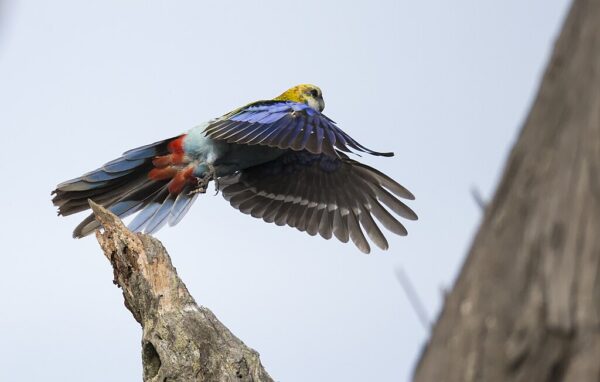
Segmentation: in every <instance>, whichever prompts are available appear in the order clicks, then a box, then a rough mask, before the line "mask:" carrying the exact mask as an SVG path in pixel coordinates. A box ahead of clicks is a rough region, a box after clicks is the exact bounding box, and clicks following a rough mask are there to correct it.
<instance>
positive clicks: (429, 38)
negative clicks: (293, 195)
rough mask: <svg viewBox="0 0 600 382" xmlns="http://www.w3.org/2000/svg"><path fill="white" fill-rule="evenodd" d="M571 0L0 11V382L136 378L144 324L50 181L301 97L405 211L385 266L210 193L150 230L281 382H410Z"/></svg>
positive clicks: (383, 0)
mask: <svg viewBox="0 0 600 382" xmlns="http://www.w3.org/2000/svg"><path fill="white" fill-rule="evenodd" d="M568 6H569V2H568V1H567V0H531V1H527V2H524V1H520V0H506V1H495V2H492V1H480V0H456V1H451V2H450V1H445V0H430V1H419V2H417V1H400V0H395V1H393V0H379V1H377V0H376V1H362V0H357V1H352V2H339V1H335V2H334V1H317V0H305V1H303V2H286V1H275V0H273V1H271V0H269V1H228V0H224V1H218V2H217V1H214V2H199V1H191V0H190V1H177V2H164V1H150V0H146V1H141V0H140V1H127V2H124V1H116V0H105V1H86V2H82V1H75V0H72V1H67V0H55V1H52V2H49V1H41V0H38V1H34V0H29V1H26V0H23V1H15V0H3V1H0V12H1V13H0V105H2V106H0V132H1V133H2V137H3V142H4V143H5V144H4V145H3V149H2V150H0V172H1V173H2V174H3V181H2V182H3V183H2V185H3V187H2V191H1V193H0V194H1V195H2V197H3V198H2V199H3V201H4V203H3V207H2V217H3V219H2V220H1V221H0V242H1V243H2V247H3V250H2V254H1V255H0V260H1V262H2V268H1V269H2V270H1V272H2V277H0V290H2V291H3V298H2V305H1V307H0V338H2V341H1V342H2V346H0V380H3V381H9V380H10V381H13V380H18V381H39V380H45V381H135V380H141V373H142V371H141V370H142V367H141V356H140V354H141V350H140V340H141V329H140V327H139V325H138V324H137V322H135V321H134V319H133V318H132V316H131V314H130V313H129V312H128V311H127V310H126V309H125V308H124V306H123V299H122V296H121V292H120V290H119V289H117V288H116V287H115V286H114V285H113V284H112V282H111V281H112V270H111V268H110V264H109V263H108V261H107V260H106V259H105V258H104V256H103V255H102V252H101V250H100V248H99V247H98V244H97V242H96V241H95V239H94V238H93V237H88V238H85V239H81V240H73V239H72V238H71V232H72V229H73V228H74V226H75V225H76V224H77V223H78V222H79V220H81V219H82V218H83V217H84V216H83V215H76V216H74V217H68V218H59V217H57V216H56V211H55V208H54V207H53V206H52V204H51V202H50V192H51V191H52V190H53V189H54V187H55V186H56V184H58V183H60V182H61V181H63V180H66V179H70V178H73V177H76V176H78V175H80V174H82V173H84V172H87V171H89V170H92V169H94V168H97V167H98V166H100V165H102V164H103V163H105V162H107V161H109V160H111V159H113V158H115V157H118V156H119V155H120V154H121V153H122V152H123V151H126V150H128V149H130V148H134V147H137V146H141V145H144V144H147V143H151V142H154V141H157V140H161V139H164V138H167V137H171V136H174V135H177V134H179V133H182V132H185V131H186V130H188V129H189V128H191V127H193V126H195V125H198V124H200V123H202V122H203V121H205V120H208V119H211V118H213V117H218V116H220V115H222V114H224V113H226V112H228V111H230V110H231V109H234V108H236V107H238V106H240V105H243V104H246V103H248V102H250V101H253V100H257V99H264V98H271V97H274V96H276V95H278V94H279V93H281V92H282V91H283V90H285V89H287V88H288V87H291V86H293V85H295V84H297V83H306V82H308V83H314V84H317V85H319V86H320V87H321V89H322V90H323V93H324V98H325V102H326V108H325V114H327V115H328V116H329V117H331V118H332V119H334V120H335V121H336V122H337V123H338V125H339V126H340V127H341V128H342V129H344V131H346V132H347V133H349V134H350V135H351V136H353V137H354V138H355V139H357V140H358V141H359V142H361V143H362V144H364V145H366V146H367V147H370V148H373V149H375V150H380V151H394V152H395V153H396V156H395V157H393V158H375V157H369V156H362V157H361V158H358V159H359V160H360V161H364V162H365V163H367V164H369V165H371V166H374V167H377V168H378V169H380V170H381V171H383V172H385V173H387V174H389V175H390V176H392V177H393V178H394V179H396V180H398V181H399V182H400V183H401V184H403V185H404V186H406V187H407V188H408V189H409V190H411V191H412V192H413V193H414V194H415V195H416V200H415V201H411V202H410V203H409V206H410V207H411V208H413V209H414V210H415V211H416V212H417V214H418V215H419V220H418V221H416V222H407V224H406V227H407V229H408V231H409V235H408V236H407V237H396V236H393V235H392V234H388V235H387V237H388V239H389V241H390V250H388V251H387V252H383V251H380V250H378V249H376V248H375V249H374V250H373V252H372V253H371V254H370V255H365V254H362V253H361V252H360V251H359V250H358V249H356V248H354V247H353V246H352V245H351V244H346V245H344V244H341V243H339V242H336V241H333V240H330V241H325V240H323V239H320V238H317V237H310V236H308V235H306V234H303V233H300V232H298V231H296V230H295V229H290V228H284V227H277V226H274V225H269V224H265V223H263V222H261V221H260V220H256V219H253V218H251V217H249V216H246V215H243V214H241V213H239V212H238V211H236V210H234V209H233V208H231V207H230V206H229V204H228V203H227V202H226V201H225V200H223V198H222V197H221V196H214V195H213V193H211V192H208V193H207V194H206V195H203V196H202V197H201V198H199V199H198V200H197V201H196V203H195V205H194V206H193V208H192V210H191V211H190V213H189V214H188V215H187V216H186V218H185V219H184V220H183V221H182V222H181V223H180V224H179V225H178V226H176V227H174V228H165V229H163V230H162V231H160V232H159V233H158V234H157V235H156V236H157V237H158V238H159V239H160V240H161V241H162V242H163V244H164V245H165V246H166V248H168V250H169V252H170V255H171V257H172V260H173V263H174V264H175V266H176V267H177V270H178V272H179V275H180V276H181V278H182V279H183V280H184V282H185V283H186V285H187V286H188V289H189V290H190V292H191V293H192V295H193V296H194V297H195V299H196V301H197V302H198V303H199V304H202V305H204V306H206V307H208V308H210V309H211V310H212V311H213V312H214V313H215V314H216V315H217V317H218V318H219V319H220V320H221V321H222V322H223V323H224V324H225V325H226V326H227V327H229V328H230V329H231V330H232V332H233V333H234V334H236V335H237V336H238V337H239V338H240V339H242V340H243V341H244V342H245V343H246V344H247V345H249V346H250V347H252V348H254V349H256V350H257V351H258V352H259V353H260V354H261V360H262V363H263V365H264V366H265V368H266V370H267V371H268V372H269V373H270V374H271V375H272V377H273V378H274V379H275V380H277V381H289V382H293V381H307V380H309V381H342V380H343V381H366V380H373V381H408V380H409V379H410V375H411V373H412V370H413V368H414V365H415V362H416V360H417V359H418V357H419V354H420V352H421V350H422V348H423V346H424V344H425V343H426V341H427V338H428V334H429V333H428V329H427V328H426V327H424V326H423V325H422V324H421V322H420V321H419V319H418V317H417V315H416V314H415V311H414V310H413V308H412V307H411V305H410V303H409V301H408V299H407V297H406V295H405V294H404V292H403V289H402V287H401V284H400V283H399V281H398V279H397V276H396V273H397V271H398V269H402V270H403V271H404V272H405V273H406V274H407V275H408V277H409V278H410V280H411V281H412V284H413V286H414V289H415V290H416V291H417V293H418V294H419V296H420V298H421V300H422V302H423V305H424V306H425V309H426V310H427V312H428V316H429V320H431V321H433V320H434V319H435V317H436V315H437V314H438V312H439V310H440V308H441V304H442V302H443V293H444V291H445V290H448V289H449V288H451V286H452V283H453V280H454V279H455V277H456V276H457V273H458V271H459V269H460V265H461V263H462V262H463V260H464V258H465V255H466V253H467V251H468V248H469V246H470V243H471V240H472V238H473V235H474V233H475V232H476V229H477V226H478V224H479V222H480V220H481V211H480V209H479V207H478V206H477V204H476V203H475V202H474V199H473V197H472V195H471V190H472V189H473V188H476V189H478V190H479V191H480V193H481V195H482V196H483V198H484V199H485V200H489V199H490V198H491V197H492V195H493V190H494V187H495V185H496V183H497V181H498V178H499V176H500V174H501V170H502V166H503V163H504V160H505V159H506V157H507V154H508V152H509V150H510V147H511V145H512V143H513V142H514V140H515V137H516V135H517V133H518V131H519V128H520V127H521V125H522V123H523V121H524V119H525V117H526V115H527V111H528V109H529V107H530V105H531V103H532V101H533V99H534V96H535V93H536V90H537V87H538V85H539V81H540V77H541V75H542V74H543V71H544V67H545V64H546V62H547V60H548V57H549V54H550V52H551V49H552V46H553V43H554V41H555V38H556V37H557V34H558V32H559V30H560V26H561V24H562V21H563V20H564V17H565V15H566V12H567V9H568Z"/></svg>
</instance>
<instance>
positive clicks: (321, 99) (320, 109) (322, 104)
mask: <svg viewBox="0 0 600 382" xmlns="http://www.w3.org/2000/svg"><path fill="white" fill-rule="evenodd" d="M324 109H325V101H323V98H319V111H323V110H324Z"/></svg>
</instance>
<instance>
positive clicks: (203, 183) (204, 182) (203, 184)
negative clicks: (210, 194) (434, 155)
mask: <svg viewBox="0 0 600 382" xmlns="http://www.w3.org/2000/svg"><path fill="white" fill-rule="evenodd" d="M206 167H207V168H208V171H206V172H205V173H204V174H203V175H202V177H201V178H197V182H198V183H197V184H196V187H195V188H194V189H193V190H192V191H190V195H191V194H197V193H201V194H204V193H206V189H207V188H208V184H209V183H210V181H211V180H214V181H215V186H216V187H217V192H218V187H219V186H218V185H219V183H218V180H217V176H216V171H215V167H214V166H213V165H212V164H211V163H207V164H206Z"/></svg>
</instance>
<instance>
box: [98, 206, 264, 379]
mask: <svg viewBox="0 0 600 382" xmlns="http://www.w3.org/2000/svg"><path fill="white" fill-rule="evenodd" d="M90 206H91V207H92V210H93V211H94V214H95V215H96V219H98V221H99V222H100V223H101V224H102V227H103V228H104V232H103V233H101V232H99V231H98V232H96V237H97V238H98V242H99V243H100V246H101V247H102V249H103V250H104V254H105V255H106V257H107V258H108V260H109V261H110V263H111V264H112V266H113V270H114V283H115V284H117V285H118V286H119V287H120V288H121V289H123V297H124V298H125V306H126V307H127V309H129V311H130V312H131V313H132V314H133V317H134V318H135V319H136V321H137V322H139V323H140V324H141V325H142V329H143V335H142V362H143V366H144V381H152V382H159V381H160V382H166V381H168V382H175V381H181V382H184V381H185V382H188V381H215V382H220V381H234V380H235V381H254V382H259V381H270V382H271V381H272V379H271V377H269V375H268V374H267V372H266V371H265V370H264V369H263V367H262V365H261V363H260V360H259V357H258V353H256V352H255V351H254V350H252V349H250V348H248V347H246V345H244V343H243V342H242V341H240V340H239V339H238V338H236V337H235V336H234V335H233V334H232V333H231V332H230V331H229V330H228V329H227V328H226V327H225V326H223V324H221V322H219V320H217V318H216V317H215V316H214V314H213V313H212V312H211V311H210V310H208V309H206V308H204V307H201V306H198V305H197V304H196V302H195V301H194V299H193V298H192V296H191V295H190V294H189V292H188V290H187V288H186V287H185V285H184V284H183V282H182V281H181V279H179V276H177V272H176V270H175V268H174V267H173V265H172V264H171V259H170V258H169V255H168V254H167V252H166V250H165V248H164V247H163V246H162V244H161V243H160V242H159V241H158V240H156V239H154V238H152V237H150V236H147V235H142V234H139V235H136V234H134V233H132V232H130V231H129V230H128V229H127V228H126V227H125V226H124V225H123V223H122V222H121V221H120V220H119V219H118V218H117V217H116V216H115V215H113V214H112V213H110V212H109V211H107V210H106V209H104V208H103V207H101V206H99V205H97V204H95V203H94V202H92V201H90Z"/></svg>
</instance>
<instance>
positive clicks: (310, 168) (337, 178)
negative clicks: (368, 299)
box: [222, 151, 417, 253]
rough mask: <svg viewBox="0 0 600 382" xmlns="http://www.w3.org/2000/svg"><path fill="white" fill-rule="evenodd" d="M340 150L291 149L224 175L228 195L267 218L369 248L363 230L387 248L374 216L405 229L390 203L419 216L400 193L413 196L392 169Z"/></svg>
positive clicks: (403, 212) (400, 212) (397, 210)
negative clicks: (383, 169)
mask: <svg viewBox="0 0 600 382" xmlns="http://www.w3.org/2000/svg"><path fill="white" fill-rule="evenodd" d="M338 154H339V155H340V157H331V156H327V155H324V154H319V155H316V154H311V153H309V152H306V151H300V152H298V151H289V152H288V153H286V154H284V155H283V156H281V157H280V158H278V159H276V160H274V161H272V162H268V163H265V164H262V165H259V166H255V167H251V168H249V169H246V170H243V171H242V172H241V173H240V174H238V175H237V176H236V177H230V178H229V179H224V181H225V182H227V184H228V185H227V186H225V187H224V188H223V190H222V193H223V196H224V197H225V199H227V200H228V201H229V202H230V204H231V205H232V206H233V207H235V208H236V209H238V210H240V211H241V212H243V213H245V214H249V215H252V216H253V217H255V218H262V219H263V220H264V221H265V222H268V223H275V224H277V225H288V226H290V227H295V228H297V229H298V230H300V231H306V232H307V233H308V234H310V235H312V236H314V235H316V234H317V233H318V234H320V235H321V236H322V237H324V238H325V239H330V238H331V237H332V235H334V236H335V237H336V238H337V239H338V240H340V241H342V242H344V243H345V242H347V241H348V239H352V241H353V242H354V244H355V245H356V246H357V247H358V248H359V249H360V250H361V251H363V252H365V253H369V252H370V250H371V248H370V246H369V243H368V241H367V239H366V238H365V235H364V233H363V231H364V232H366V234H367V235H368V237H369V238H370V239H371V240H372V241H373V242H374V243H375V244H376V245H377V246H378V247H379V248H381V249H384V250H385V249H387V248H388V242H387V240H386V238H385V236H384V235H383V233H382V232H381V229H380V228H379V226H378V224H377V223H376V221H375V219H377V220H378V221H379V222H380V223H381V224H383V226H384V227H386V228H387V229H388V230H390V231H392V232H393V233H395V234H398V235H402V236H403V235H406V234H407V231H406V229H405V228H404V226H403V225H402V224H401V223H400V222H399V221H398V220H397V219H396V218H395V217H394V216H393V215H392V214H391V213H390V212H389V211H388V209H389V210H391V211H392V212H394V213H395V214H397V215H399V216H401V217H404V218H406V219H409V220H416V219H417V215H416V214H415V213H414V212H413V211H412V210H411V209H410V208H409V207H408V206H406V205H405V204H404V203H402V202H401V201H400V200H399V199H398V197H400V198H405V199H414V196H413V195H412V194H411V193H410V192H409V191H408V190H407V189H406V188H404V187H403V186H401V185H400V184H398V183H397V182H396V181H394V180H393V179H391V178H390V177H388V176H387V175H385V174H383V173H381V172H379V171H377V170H375V169H374V168H372V167H369V166H367V165H364V164H361V163H359V162H356V161H354V160H351V159H349V158H348V157H347V156H346V155H344V154H343V153H338ZM386 207H387V208H386ZM373 218H375V219H373Z"/></svg>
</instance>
